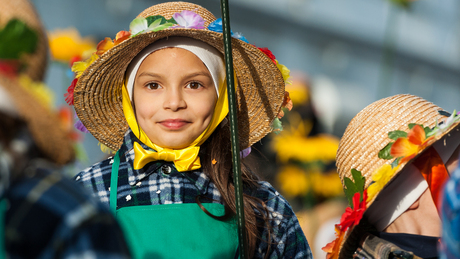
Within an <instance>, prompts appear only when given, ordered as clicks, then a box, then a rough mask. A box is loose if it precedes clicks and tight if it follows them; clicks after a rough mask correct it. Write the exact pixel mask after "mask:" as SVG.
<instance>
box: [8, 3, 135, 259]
mask: <svg viewBox="0 0 460 259" xmlns="http://www.w3.org/2000/svg"><path fill="white" fill-rule="evenodd" d="M0 5H1V6H2V8H1V9H0V197H1V198H0V219H1V220H0V229H1V230H0V232H1V233H2V234H3V233H4V235H1V236H2V238H0V256H1V257H2V258H5V257H6V256H8V257H10V258H69V257H74V258H129V257H130V255H129V251H128V248H127V245H126V242H125V240H124V237H123V236H122V232H121V230H120V228H119V226H118V224H117V223H116V221H115V219H114V217H113V215H112V214H111V213H110V211H109V210H108V208H106V207H105V206H104V205H102V204H100V203H98V202H96V201H95V200H93V199H92V198H91V197H90V196H89V195H86V194H85V192H84V191H83V189H81V188H80V186H78V185H77V184H76V183H75V182H74V181H73V180H71V179H67V178H66V177H65V176H63V175H62V174H61V173H59V167H60V166H62V165H66V164H68V163H70V162H72V161H73V160H74V157H75V152H74V148H73V144H72V133H71V132H68V130H67V129H66V128H65V127H64V125H65V123H64V124H62V122H68V121H69V116H67V117H64V118H62V117H60V116H58V114H57V112H56V111H54V109H53V108H52V107H51V105H50V101H51V98H50V95H51V94H50V90H49V89H47V87H46V86H45V85H44V84H43V83H41V81H42V80H43V76H44V72H45V68H46V59H47V40H46V35H45V33H44V31H43V27H42V25H41V22H40V20H39V18H38V16H37V14H36V12H35V10H34V7H33V6H32V5H31V4H30V3H29V2H28V1H26V0H14V1H11V0H0ZM63 114H64V115H68V114H67V113H63ZM63 119H64V120H63Z"/></svg>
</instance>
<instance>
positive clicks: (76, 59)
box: [70, 55, 81, 67]
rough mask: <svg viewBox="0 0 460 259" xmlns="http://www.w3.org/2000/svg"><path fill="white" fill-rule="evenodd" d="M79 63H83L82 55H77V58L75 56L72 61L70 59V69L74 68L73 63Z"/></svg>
mask: <svg viewBox="0 0 460 259" xmlns="http://www.w3.org/2000/svg"><path fill="white" fill-rule="evenodd" d="M77 61H81V56H80V55H77V56H73V57H72V58H71V59H70V67H72V66H73V63H75V62H77Z"/></svg>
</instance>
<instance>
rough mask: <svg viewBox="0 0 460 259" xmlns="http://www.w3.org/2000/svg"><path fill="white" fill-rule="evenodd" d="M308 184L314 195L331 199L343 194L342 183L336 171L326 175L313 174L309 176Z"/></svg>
mask: <svg viewBox="0 0 460 259" xmlns="http://www.w3.org/2000/svg"><path fill="white" fill-rule="evenodd" d="M310 183H311V188H312V191H313V193H314V194H315V195H317V196H321V197H325V198H331V197H336V196H340V195H342V193H343V189H342V188H343V187H342V182H341V181H340V178H339V175H338V174H337V172H336V171H334V170H333V171H330V172H326V173H321V172H313V173H311V174H310Z"/></svg>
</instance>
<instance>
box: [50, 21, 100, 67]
mask: <svg viewBox="0 0 460 259" xmlns="http://www.w3.org/2000/svg"><path fill="white" fill-rule="evenodd" d="M48 38H49V45H50V49H51V56H52V58H53V59H54V60H56V61H60V62H64V63H69V62H70V61H72V60H73V59H75V57H82V56H84V55H85V53H86V52H93V51H94V50H95V49H96V42H95V41H94V40H93V39H92V38H91V37H85V38H82V37H81V36H80V33H79V32H78V31H77V30H76V29H75V28H67V29H57V30H54V31H52V32H50V33H49V35H48Z"/></svg>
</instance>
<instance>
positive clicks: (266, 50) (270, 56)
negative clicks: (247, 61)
mask: <svg viewBox="0 0 460 259" xmlns="http://www.w3.org/2000/svg"><path fill="white" fill-rule="evenodd" d="M258 49H259V50H260V51H262V52H263V53H264V54H265V55H267V57H269V58H270V59H271V60H272V61H273V63H275V65H276V61H275V59H276V58H275V55H273V53H272V52H271V51H270V50H269V49H268V48H258Z"/></svg>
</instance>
